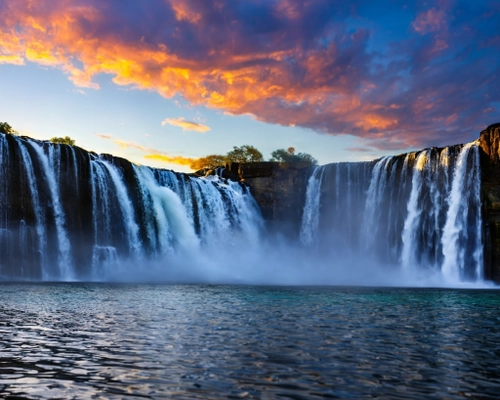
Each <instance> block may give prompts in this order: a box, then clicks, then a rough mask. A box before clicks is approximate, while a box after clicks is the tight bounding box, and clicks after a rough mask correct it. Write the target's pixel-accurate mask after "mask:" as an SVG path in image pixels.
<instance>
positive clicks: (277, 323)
mask: <svg viewBox="0 0 500 400" xmlns="http://www.w3.org/2000/svg"><path fill="white" fill-rule="evenodd" d="M0 337H1V341H0V397H3V398H9V397H11V398H14V397H16V396H17V398H19V396H21V397H23V398H51V399H52V398H63V399H67V398H78V399H82V398H124V397H131V398H178V399H188V398H199V399H216V398H267V399H270V398H292V399H306V398H307V399H313V398H337V397H340V398H353V399H359V398H373V397H377V396H378V397H379V398H385V399H387V398H394V399H401V398H414V399H421V398H427V399H428V398H448V399H453V398H463V397H471V398H481V399H494V398H498V394H499V393H500V372H499V371H500V369H499V365H500V293H499V292H498V291H493V290H483V291H478V290H442V289H381V288H377V289H369V288H359V289H357V288H296V287H294V288H271V287H236V286H188V285H186V286H146V285H98V284H54V285H52V284H39V285H33V284H22V285H19V284H4V285H0Z"/></svg>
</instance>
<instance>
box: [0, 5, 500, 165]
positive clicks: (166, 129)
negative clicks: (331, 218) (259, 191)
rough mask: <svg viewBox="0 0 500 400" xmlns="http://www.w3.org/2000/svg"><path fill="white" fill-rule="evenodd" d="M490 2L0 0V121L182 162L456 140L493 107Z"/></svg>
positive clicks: (495, 114) (347, 154)
mask: <svg viewBox="0 0 500 400" xmlns="http://www.w3.org/2000/svg"><path fill="white" fill-rule="evenodd" d="M499 16H500V2H498V1H483V2H477V1H475V2H474V1H458V0H457V1H451V0H450V1H427V2H425V1H424V2H405V1H391V0H386V1H370V2H367V1H351V2H340V1H326V0H312V1H310V2H303V1H299V0H269V1H264V0H247V1H238V2H232V1H229V0H218V1H214V2H205V1H200V0H182V1H181V0H151V1H148V2H142V1H133V0H131V1H127V2H121V1H118V0H110V1H107V2H86V1H83V0H73V1H69V0H52V1H48V0H47V1H43V0H42V1H38V2H35V3H33V2H29V1H27V0H15V1H14V0H0V27H1V28H2V29H1V31H0V32H1V33H0V93H1V94H2V95H1V96H0V121H7V122H9V123H10V124H11V125H13V127H14V128H15V129H17V130H18V131H20V133H21V134H25V135H28V136H32V137H35V138H39V139H48V138H50V137H53V136H66V135H69V136H71V137H72V138H74V139H75V140H76V142H77V145H80V146H81V147H83V148H85V149H88V150H93V151H96V152H99V153H112V154H115V155H118V156H122V157H125V158H128V159H130V160H132V161H134V162H137V163H140V164H147V165H153V166H158V167H163V168H172V169H176V170H183V171H187V170H189V168H188V167H187V165H186V164H187V163H188V161H189V159H193V158H198V157H201V156H204V155H208V154H214V153H218V154H221V153H222V154H224V153H226V152H228V151H229V150H231V149H232V147H233V146H240V145H244V144H251V145H254V146H256V147H257V148H258V149H260V150H261V151H262V153H263V154H264V156H265V157H266V158H269V157H270V153H271V151H273V150H275V149H277V148H287V147H289V146H293V147H295V148H296V149H297V151H302V152H307V153H310V154H312V155H313V156H314V157H316V158H317V159H318V161H319V162H320V163H321V164H325V163H329V162H335V161H355V160H366V159H373V158H376V157H379V156H381V155H384V154H395V153H400V152H404V151H409V150H412V149H416V148H422V147H428V146H442V145H446V144H454V143H460V142H466V141H470V140H474V139H475V138H476V137H477V135H478V133H479V131H480V130H481V129H483V128H484V127H486V126H487V125H489V124H491V123H494V122H498V121H500V76H499V72H498V71H499V70H500V33H499V32H500V31H499V30H498V26H500V17H499ZM162 122H163V124H162Z"/></svg>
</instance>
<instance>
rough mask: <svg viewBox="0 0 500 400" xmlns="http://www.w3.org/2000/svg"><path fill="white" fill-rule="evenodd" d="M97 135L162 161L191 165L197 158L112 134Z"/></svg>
mask: <svg viewBox="0 0 500 400" xmlns="http://www.w3.org/2000/svg"><path fill="white" fill-rule="evenodd" d="M95 135H96V136H98V137H100V138H101V139H106V140H113V143H115V144H117V145H118V146H120V148H122V149H129V148H132V149H137V150H140V151H142V152H144V153H150V154H146V155H144V158H145V159H148V160H154V161H160V162H164V163H168V164H177V165H184V166H188V167H191V165H192V164H193V162H194V161H195V160H196V159H195V158H189V157H183V156H175V155H170V154H168V153H165V152H162V151H157V150H155V149H152V148H150V147H146V146H143V145H141V144H138V143H135V142H130V141H126V140H122V139H114V138H113V136H112V135H105V134H95Z"/></svg>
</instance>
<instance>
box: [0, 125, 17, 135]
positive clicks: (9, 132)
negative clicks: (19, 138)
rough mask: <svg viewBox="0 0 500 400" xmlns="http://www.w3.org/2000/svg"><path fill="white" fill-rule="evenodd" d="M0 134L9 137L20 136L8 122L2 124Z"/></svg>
mask: <svg viewBox="0 0 500 400" xmlns="http://www.w3.org/2000/svg"><path fill="white" fill-rule="evenodd" d="M0 133H5V134H7V135H19V132H18V131H16V130H15V129H14V128H12V126H10V124H9V123H8V122H0Z"/></svg>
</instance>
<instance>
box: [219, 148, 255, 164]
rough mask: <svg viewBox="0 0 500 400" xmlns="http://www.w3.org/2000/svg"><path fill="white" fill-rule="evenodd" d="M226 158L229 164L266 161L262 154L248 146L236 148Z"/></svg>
mask: <svg viewBox="0 0 500 400" xmlns="http://www.w3.org/2000/svg"><path fill="white" fill-rule="evenodd" d="M226 158H227V160H228V162H236V163H251V162H259V161H263V160H264V157H263V156H262V153H261V152H260V151H259V150H257V149H256V148H255V147H253V146H250V145H248V144H246V145H243V146H241V147H236V146H234V147H233V150H231V151H230V152H229V153H227V154H226Z"/></svg>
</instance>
